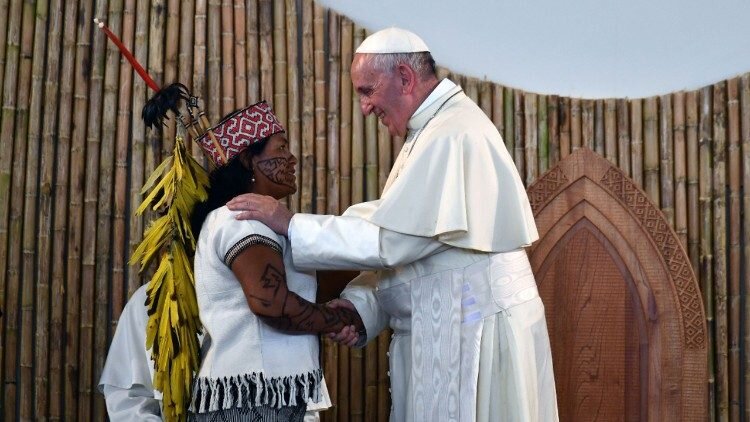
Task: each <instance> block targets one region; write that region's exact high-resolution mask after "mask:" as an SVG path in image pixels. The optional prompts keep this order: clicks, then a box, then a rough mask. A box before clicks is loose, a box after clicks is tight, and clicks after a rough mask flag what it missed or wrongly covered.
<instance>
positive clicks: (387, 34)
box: [355, 28, 430, 54]
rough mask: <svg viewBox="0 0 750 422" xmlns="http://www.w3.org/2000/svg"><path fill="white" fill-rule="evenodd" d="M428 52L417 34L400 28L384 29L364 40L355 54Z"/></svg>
mask: <svg viewBox="0 0 750 422" xmlns="http://www.w3.org/2000/svg"><path fill="white" fill-rule="evenodd" d="M429 51H430V49H429V48H428V47H427V44H425V43H424V41H422V39H421V38H419V37H418V36H417V34H415V33H413V32H411V31H407V30H405V29H401V28H386V29H382V30H380V31H378V32H376V33H374V34H372V35H370V36H369V37H367V38H365V40H364V41H362V44H360V46H359V48H357V51H355V53H365V54H384V53H423V52H429Z"/></svg>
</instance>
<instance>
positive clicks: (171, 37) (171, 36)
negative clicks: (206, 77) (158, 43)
mask: <svg viewBox="0 0 750 422" xmlns="http://www.w3.org/2000/svg"><path fill="white" fill-rule="evenodd" d="M110 1H112V0H110ZM118 1H119V2H120V3H121V2H122V0H118ZM180 3H181V2H180V0H167V7H166V10H167V13H166V15H167V17H166V23H165V28H166V31H165V32H166V34H165V35H166V37H165V38H166V42H165V43H164V78H163V80H162V82H163V85H165V86H166V85H167V84H170V83H172V82H178V81H179V82H182V83H183V84H184V83H185V82H183V81H180V80H178V78H177V63H178V51H179V47H180V45H179V44H180V31H179V29H178V28H180ZM187 86H189V85H187ZM164 123H165V124H166V127H165V128H164V130H163V131H162V138H161V153H160V155H161V156H162V157H167V156H169V155H170V154H171V153H172V150H174V138H175V136H177V119H176V118H174V119H169V120H167V121H165V122H164Z"/></svg>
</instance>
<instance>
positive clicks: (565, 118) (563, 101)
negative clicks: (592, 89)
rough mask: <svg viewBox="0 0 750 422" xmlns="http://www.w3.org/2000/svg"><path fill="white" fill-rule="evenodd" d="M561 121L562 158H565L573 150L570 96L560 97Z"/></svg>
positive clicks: (559, 111)
mask: <svg viewBox="0 0 750 422" xmlns="http://www.w3.org/2000/svg"><path fill="white" fill-rule="evenodd" d="M558 114H559V116H560V117H559V118H558V120H559V122H560V158H561V159H562V158H565V157H567V156H568V155H570V152H571V145H572V144H571V142H572V134H571V126H572V121H571V118H572V109H571V101H570V98H563V97H560V105H559V107H558Z"/></svg>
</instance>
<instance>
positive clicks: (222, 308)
mask: <svg viewBox="0 0 750 422" xmlns="http://www.w3.org/2000/svg"><path fill="white" fill-rule="evenodd" d="M197 141H198V143H199V144H200V145H201V147H202V148H203V150H204V152H206V153H207V155H208V156H209V157H211V158H212V160H213V161H214V164H215V165H216V168H215V170H213V171H212V173H211V174H210V188H209V191H208V199H207V200H206V201H205V202H203V203H200V204H198V205H197V206H196V208H195V210H194V212H193V215H192V219H191V220H192V225H193V232H194V233H200V235H199V237H198V241H197V246H196V253H195V261H194V265H195V289H196V294H197V298H198V307H199V313H200V319H201V322H202V324H203V327H204V330H205V332H206V334H207V336H208V337H209V338H210V345H209V346H208V347H205V346H204V350H205V353H204V356H203V357H202V362H201V366H200V370H199V371H198V374H197V377H196V380H195V382H194V389H193V394H192V401H191V406H190V419H191V420H195V421H209V420H211V421H213V420H219V421H223V420H248V421H268V422H273V421H279V422H281V421H285V422H286V421H301V420H303V418H304V417H305V412H306V409H307V405H308V403H316V402H319V401H321V394H322V392H323V391H324V389H325V386H324V382H323V375H322V372H321V369H320V365H319V359H318V353H319V351H318V347H319V341H318V336H317V335H316V334H318V333H330V332H338V331H339V330H341V329H342V328H343V327H345V326H350V325H356V326H358V327H362V323H361V320H360V319H359V316H358V315H357V314H356V313H354V312H353V311H349V310H347V309H341V308H336V309H334V308H328V307H326V306H324V305H318V304H315V303H314V300H315V294H316V288H317V285H316V279H315V273H314V272H301V271H297V270H296V269H295V268H294V266H293V265H292V261H291V250H290V248H289V247H288V244H287V240H286V239H285V238H284V237H282V236H279V235H276V234H275V233H274V232H273V231H272V230H271V229H269V228H268V227H267V226H265V225H264V224H263V223H260V222H257V221H250V222H249V224H248V222H247V221H238V220H236V219H235V218H234V216H235V214H236V212H233V211H230V210H229V209H227V208H226V206H225V205H224V204H225V203H226V202H227V201H229V200H230V199H231V198H233V197H235V196H237V195H238V194H241V193H248V192H251V193H258V194H263V195H269V196H272V197H274V198H276V199H278V200H281V199H283V198H285V197H287V196H288V195H290V194H292V193H294V192H296V190H297V185H296V180H295V164H296V163H297V158H296V157H295V156H294V155H293V154H292V153H291V152H290V150H289V142H288V141H287V138H286V136H285V134H284V129H283V127H282V126H281V124H280V123H279V121H278V120H277V118H276V116H274V115H273V113H272V111H271V108H270V107H269V106H268V104H266V103H265V102H261V103H258V104H255V105H252V106H250V107H247V108H245V109H243V110H239V111H237V112H235V113H232V114H231V115H229V116H227V117H226V118H225V119H224V120H222V121H221V122H220V123H219V124H218V125H216V126H215V127H213V128H212V129H211V130H209V131H208V132H207V133H206V134H205V135H204V136H202V137H201V138H199V139H198V140H197Z"/></svg>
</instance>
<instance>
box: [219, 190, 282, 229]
mask: <svg viewBox="0 0 750 422" xmlns="http://www.w3.org/2000/svg"><path fill="white" fill-rule="evenodd" d="M227 207H228V208H229V209H230V210H232V211H242V212H241V213H239V214H238V215H237V217H236V218H237V219H238V220H258V221H260V222H261V223H263V224H265V225H266V226H268V227H269V228H271V230H273V231H275V232H276V233H278V234H280V235H282V236H286V235H287V233H288V232H289V222H290V221H291V220H292V216H293V215H294V213H293V212H291V211H289V209H288V208H287V207H286V206H285V205H283V204H282V203H281V202H279V201H278V200H276V199H275V198H272V197H270V196H266V195H258V194H255V193H245V194H242V195H239V196H235V197H234V198H232V199H231V200H230V201H229V202H227Z"/></svg>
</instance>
